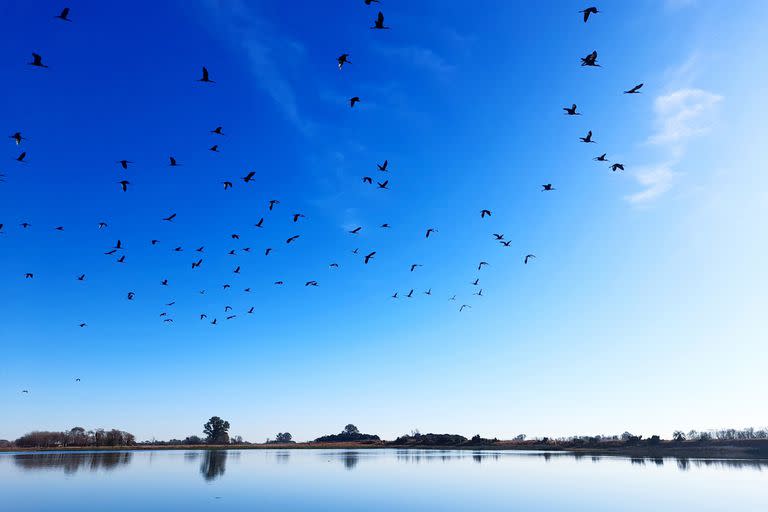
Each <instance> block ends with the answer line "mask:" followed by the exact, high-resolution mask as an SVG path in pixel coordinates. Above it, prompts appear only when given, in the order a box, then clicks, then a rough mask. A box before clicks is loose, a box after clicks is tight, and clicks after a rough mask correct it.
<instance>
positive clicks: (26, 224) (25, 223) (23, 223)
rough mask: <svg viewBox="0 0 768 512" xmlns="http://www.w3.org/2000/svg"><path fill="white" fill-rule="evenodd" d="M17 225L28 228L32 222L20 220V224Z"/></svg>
mask: <svg viewBox="0 0 768 512" xmlns="http://www.w3.org/2000/svg"><path fill="white" fill-rule="evenodd" d="M19 226H21V227H22V228H24V229H29V228H31V227H32V224H30V223H29V222H22V223H21V224H19Z"/></svg>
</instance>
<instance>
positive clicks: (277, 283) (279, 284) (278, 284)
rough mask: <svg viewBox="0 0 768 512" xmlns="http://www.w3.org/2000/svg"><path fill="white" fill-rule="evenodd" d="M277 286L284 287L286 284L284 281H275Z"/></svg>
mask: <svg viewBox="0 0 768 512" xmlns="http://www.w3.org/2000/svg"><path fill="white" fill-rule="evenodd" d="M275 284H276V285H277V286H282V285H283V284H285V283H283V282H282V281H275Z"/></svg>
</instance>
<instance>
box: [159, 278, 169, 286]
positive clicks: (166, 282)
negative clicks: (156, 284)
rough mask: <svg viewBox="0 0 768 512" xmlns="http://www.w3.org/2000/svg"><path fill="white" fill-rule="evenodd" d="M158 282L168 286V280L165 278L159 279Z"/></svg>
mask: <svg viewBox="0 0 768 512" xmlns="http://www.w3.org/2000/svg"><path fill="white" fill-rule="evenodd" d="M160 284H161V285H163V286H168V280H167V279H163V280H162V281H160Z"/></svg>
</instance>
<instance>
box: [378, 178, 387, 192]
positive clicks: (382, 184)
mask: <svg viewBox="0 0 768 512" xmlns="http://www.w3.org/2000/svg"><path fill="white" fill-rule="evenodd" d="M376 184H377V185H379V188H381V189H384V190H389V189H388V188H387V185H389V180H385V181H384V183H379V182H378V181H377V182H376Z"/></svg>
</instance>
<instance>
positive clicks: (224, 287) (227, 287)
mask: <svg viewBox="0 0 768 512" xmlns="http://www.w3.org/2000/svg"><path fill="white" fill-rule="evenodd" d="M222 288H223V289H225V290H229V289H230V288H232V285H229V284H225V285H224V286H222Z"/></svg>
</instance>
